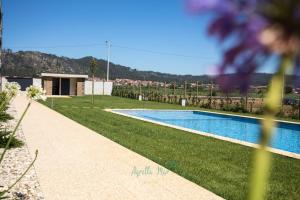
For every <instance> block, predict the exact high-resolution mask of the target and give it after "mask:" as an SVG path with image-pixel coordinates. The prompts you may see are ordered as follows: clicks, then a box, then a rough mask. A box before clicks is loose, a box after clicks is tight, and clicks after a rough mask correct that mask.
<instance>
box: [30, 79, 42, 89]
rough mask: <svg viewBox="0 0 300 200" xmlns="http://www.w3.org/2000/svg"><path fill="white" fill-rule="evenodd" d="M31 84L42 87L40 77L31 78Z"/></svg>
mask: <svg viewBox="0 0 300 200" xmlns="http://www.w3.org/2000/svg"><path fill="white" fill-rule="evenodd" d="M32 85H33V86H37V87H42V79H41V78H33V79H32Z"/></svg>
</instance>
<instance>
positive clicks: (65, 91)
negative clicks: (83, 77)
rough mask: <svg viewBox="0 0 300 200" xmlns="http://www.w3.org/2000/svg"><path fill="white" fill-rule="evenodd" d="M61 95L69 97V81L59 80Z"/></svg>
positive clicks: (65, 79) (67, 79)
mask: <svg viewBox="0 0 300 200" xmlns="http://www.w3.org/2000/svg"><path fill="white" fill-rule="evenodd" d="M61 95H70V79H69V78H62V79H61Z"/></svg>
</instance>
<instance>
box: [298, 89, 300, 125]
mask: <svg viewBox="0 0 300 200" xmlns="http://www.w3.org/2000/svg"><path fill="white" fill-rule="evenodd" d="M298 119H300V94H299V96H298Z"/></svg>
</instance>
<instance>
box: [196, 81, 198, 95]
mask: <svg viewBox="0 0 300 200" xmlns="http://www.w3.org/2000/svg"><path fill="white" fill-rule="evenodd" d="M196 84H197V99H198V96H199V85H198V84H199V82H198V81H197V83H196Z"/></svg>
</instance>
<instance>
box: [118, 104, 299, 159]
mask: <svg viewBox="0 0 300 200" xmlns="http://www.w3.org/2000/svg"><path fill="white" fill-rule="evenodd" d="M117 112H119V113H123V114H128V115H131V116H136V117H141V118H144V119H150V120H154V121H157V122H164V123H167V124H170V125H176V126H180V127H184V128H189V129H193V130H197V131H202V132H206V133H211V134H214V135H219V136H223V137H227V138H233V139H237V140H240V141H245V142H250V143H254V144H257V143H258V140H259V132H260V123H259V120H258V119H253V118H246V117H238V116H230V115H222V114H214V113H206V112H200V111H168V110H157V111H155V110H117ZM270 146H271V147H273V148H275V149H280V150H284V151H288V152H292V153H297V154H300V125H299V124H292V123H285V122H280V123H279V124H278V127H277V128H276V130H275V135H274V137H273V138H272V141H271V145H270Z"/></svg>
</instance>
